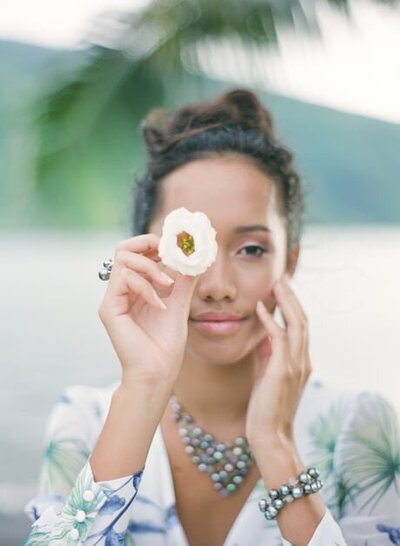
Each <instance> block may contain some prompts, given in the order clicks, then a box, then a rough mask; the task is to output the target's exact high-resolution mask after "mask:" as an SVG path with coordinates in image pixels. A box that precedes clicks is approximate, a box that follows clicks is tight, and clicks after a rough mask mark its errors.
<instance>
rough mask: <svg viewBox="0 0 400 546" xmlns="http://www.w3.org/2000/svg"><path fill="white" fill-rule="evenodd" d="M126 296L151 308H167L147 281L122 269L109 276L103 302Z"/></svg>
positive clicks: (128, 270) (127, 269)
mask: <svg viewBox="0 0 400 546" xmlns="http://www.w3.org/2000/svg"><path fill="white" fill-rule="evenodd" d="M126 295H130V296H137V297H140V298H141V299H142V300H144V301H145V302H146V303H148V304H149V305H151V306H152V307H156V308H159V309H164V310H165V309H166V308H167V307H166V305H165V303H164V302H163V301H162V300H161V299H160V298H159V296H158V295H157V293H156V291H155V290H154V288H153V287H152V285H151V284H150V282H149V281H147V280H146V279H144V278H143V277H141V276H140V275H139V274H138V273H136V272H135V271H132V269H129V268H127V267H123V268H121V269H120V270H117V271H113V273H112V274H111V277H110V283H109V285H108V289H107V294H106V297H105V300H106V301H107V300H108V297H111V298H113V299H114V298H115V297H118V296H126Z"/></svg>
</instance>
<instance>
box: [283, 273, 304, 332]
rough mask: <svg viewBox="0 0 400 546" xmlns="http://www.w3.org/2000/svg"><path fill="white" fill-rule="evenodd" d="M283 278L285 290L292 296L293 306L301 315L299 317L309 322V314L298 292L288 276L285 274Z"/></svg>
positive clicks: (289, 296)
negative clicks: (291, 284)
mask: <svg viewBox="0 0 400 546" xmlns="http://www.w3.org/2000/svg"><path fill="white" fill-rule="evenodd" d="M283 280H284V283H283V285H284V288H285V292H286V293H287V296H288V298H290V299H291V301H292V302H293V306H294V308H295V309H296V312H297V314H298V315H299V317H300V318H301V320H302V321H303V322H304V323H307V315H306V313H305V311H304V309H303V307H302V305H301V303H300V301H299V299H298V297H297V295H296V293H295V292H294V290H293V288H292V287H291V286H290V284H289V278H288V276H287V275H284V276H283Z"/></svg>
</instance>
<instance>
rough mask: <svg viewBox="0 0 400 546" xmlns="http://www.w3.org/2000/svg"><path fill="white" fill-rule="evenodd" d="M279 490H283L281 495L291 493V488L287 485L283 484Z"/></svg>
mask: <svg viewBox="0 0 400 546" xmlns="http://www.w3.org/2000/svg"><path fill="white" fill-rule="evenodd" d="M279 491H280V492H281V495H283V496H285V495H288V494H289V493H290V489H289V487H288V486H287V485H281V486H280V488H279Z"/></svg>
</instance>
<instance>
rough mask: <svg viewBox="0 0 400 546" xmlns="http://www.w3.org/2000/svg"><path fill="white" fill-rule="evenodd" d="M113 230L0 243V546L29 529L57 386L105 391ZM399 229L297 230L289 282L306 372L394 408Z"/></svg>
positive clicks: (112, 373)
mask: <svg viewBox="0 0 400 546" xmlns="http://www.w3.org/2000/svg"><path fill="white" fill-rule="evenodd" d="M121 238H125V235H122V236H121V235H120V234H119V233H106V234H101V235H99V234H98V235H71V234H70V233H46V232H45V233H39V234H38V233H22V234H21V233H19V234H8V235H1V236H0V249H1V251H0V253H1V257H2V260H1V262H2V265H1V269H0V286H1V296H0V300H1V306H0V332H1V377H2V378H1V382H0V400H1V404H2V411H1V412H0V434H1V436H0V437H1V442H2V444H1V445H2V449H1V450H0V544H1V546H16V545H20V544H21V542H22V540H23V539H24V538H25V537H26V536H27V534H28V532H29V524H28V521H27V519H26V518H25V516H24V515H22V508H23V506H24V504H25V503H26V501H27V500H28V499H29V498H30V497H31V496H32V495H33V494H34V492H35V485H36V479H37V475H38V471H39V465H40V458H41V450H42V442H43V433H44V427H45V422H46V416H47V415H48V413H49V411H50V409H51V407H52V405H53V404H54V403H55V401H56V400H57V398H58V396H59V393H60V391H61V390H62V389H63V387H64V386H66V385H71V384H77V383H78V384H88V385H98V386H101V385H105V384H107V383H109V382H111V381H113V380H115V379H116V378H117V377H118V374H119V366H118V362H117V359H116V357H115V356H114V353H113V350H112V347H111V344H110V342H109V341H108V338H107V336H106V334H105V331H104V329H103V327H102V325H101V323H100V320H99V319H98V316H97V308H98V306H99V303H100V300H101V297H102V294H103V293H104V288H105V285H104V283H102V282H101V281H99V280H98V279H97V270H98V268H99V263H100V261H101V260H102V259H104V258H107V257H109V256H112V255H113V251H114V245H115V243H116V242H117V241H118V240H119V239H121ZM399 249H400V226H392V227H380V226H377V227H340V228H337V227H334V228H332V227H329V228H328V227H324V228H321V227H316V226H310V227H308V228H307V229H306V232H305V235H304V239H303V251H302V254H301V258H300V263H299V267H298V270H297V273H296V276H295V279H293V281H292V286H293V288H294V289H295V291H296V293H297V294H298V296H299V298H300V301H301V302H302V305H303V307H304V309H305V311H306V313H307V315H308V317H309V322H310V340H311V341H310V343H311V357H312V362H313V365H314V370H315V373H316V374H317V375H318V376H319V377H320V378H322V379H323V380H326V381H328V382H329V383H331V384H333V385H336V386H338V387H341V388H342V387H343V388H355V389H374V390H378V391H379V392H381V393H383V394H384V395H385V396H386V397H387V398H388V399H389V400H390V401H391V402H392V403H393V404H394V406H395V407H396V409H397V410H400V399H399V397H398V385H399V380H400V362H399V356H398V340H399V326H400V320H399V318H400V316H399V315H400V291H399V290H398V287H397V282H398V281H399V279H400V253H399Z"/></svg>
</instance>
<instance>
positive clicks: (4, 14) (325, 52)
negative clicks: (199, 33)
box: [0, 0, 400, 123]
mask: <svg viewBox="0 0 400 546" xmlns="http://www.w3.org/2000/svg"><path fill="white" fill-rule="evenodd" d="M146 3H148V0H57V1H54V0H51V1H50V0H35V1H34V2H32V0H13V1H12V2H7V3H6V4H5V5H4V6H3V7H2V10H1V18H0V39H12V40H20V41H24V42H31V43H35V44H40V45H44V46H49V47H61V48H74V47H77V46H78V45H79V43H80V41H81V40H82V39H83V38H84V36H85V34H86V33H87V31H88V29H89V28H90V23H91V22H92V21H93V19H94V18H95V17H96V15H98V14H99V13H100V12H102V11H104V10H118V9H123V10H126V9H132V8H139V7H141V6H143V5H146ZM351 5H352V13H353V17H352V20H351V21H349V20H346V19H345V18H343V17H341V16H339V15H338V14H337V13H336V12H335V11H334V10H332V8H330V9H328V8H324V9H322V8H320V9H319V10H318V17H319V21H320V25H321V28H322V33H323V39H322V40H320V39H317V38H310V37H308V36H299V35H298V34H296V35H293V33H292V32H290V31H282V32H281V33H280V39H279V42H280V43H279V45H280V50H279V53H278V52H274V51H268V52H265V53H263V54H262V57H260V56H259V55H258V56H257V59H256V60H254V59H253V60H252V61H251V62H250V63H249V61H248V58H246V57H243V55H242V56H240V54H239V53H238V51H236V50H235V51H233V49H232V48H231V50H230V51H227V50H226V49H223V51H222V50H221V54H222V55H220V56H218V55H216V51H215V48H213V55H210V54H209V53H210V52H208V51H207V46H205V47H204V50H203V52H204V55H201V57H200V58H201V59H203V64H204V67H205V68H207V70H209V71H210V72H211V73H212V74H214V75H215V76H217V77H218V76H219V77H228V78H234V77H235V75H236V76H237V74H238V66H239V65H240V69H241V71H240V74H241V77H243V78H246V71H247V68H248V67H249V66H250V67H251V68H254V62H257V66H258V68H259V76H258V78H259V80H261V81H258V82H254V83H258V84H260V85H262V86H266V87H267V88H269V89H271V90H272V91H276V92H279V93H282V94H285V95H288V96H293V97H297V98H299V99H303V100H305V101H308V102H313V103H317V104H322V105H327V106H331V107H333V108H337V109H340V110H344V111H349V112H354V113H359V114H361V115H366V116H370V117H376V118H379V119H383V120H388V121H393V122H396V123H400V100H399V97H400V70H399V58H400V31H399V29H400V9H399V8H397V9H392V8H389V7H387V6H384V5H378V3H377V2H375V3H374V2H372V1H371V0H353V2H352V4H351ZM229 57H231V58H229ZM221 58H222V59H223V62H221ZM210 59H211V61H210ZM240 61H241V62H240ZM249 74H250V71H249ZM248 81H249V83H252V82H251V80H248Z"/></svg>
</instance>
